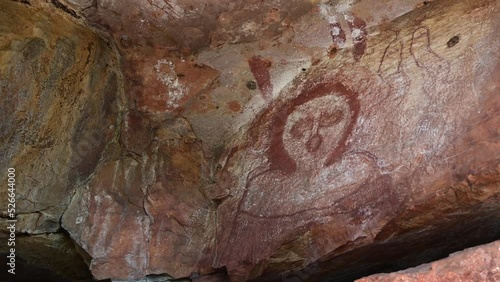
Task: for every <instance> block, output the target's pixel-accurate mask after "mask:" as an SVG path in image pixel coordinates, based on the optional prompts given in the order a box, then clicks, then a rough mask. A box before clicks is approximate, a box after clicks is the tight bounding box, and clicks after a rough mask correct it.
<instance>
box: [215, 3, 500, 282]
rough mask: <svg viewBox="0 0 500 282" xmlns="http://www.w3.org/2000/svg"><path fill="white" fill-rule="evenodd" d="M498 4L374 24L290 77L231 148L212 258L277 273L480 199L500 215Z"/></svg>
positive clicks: (232, 270) (255, 273) (235, 273)
mask: <svg viewBox="0 0 500 282" xmlns="http://www.w3.org/2000/svg"><path fill="white" fill-rule="evenodd" d="M497 4H498V3H496V2H488V1H485V2H481V3H479V2H474V3H472V2H470V3H469V2H466V1H462V2H460V3H450V2H446V1H443V2H439V3H436V4H435V5H434V6H433V10H429V9H428V8H425V7H424V8H422V9H417V10H415V11H414V12H413V13H412V14H411V15H407V17H405V19H404V20H403V19H402V20H396V21H395V22H394V23H392V24H391V25H390V26H389V27H387V29H385V30H378V29H376V28H374V29H368V30H367V31H366V32H368V35H367V39H366V44H367V47H366V51H364V54H363V55H361V54H357V53H356V52H358V51H357V47H356V46H355V44H356V43H355V44H354V46H353V48H352V50H351V51H352V52H354V54H353V55H352V56H349V55H347V54H345V55H344V53H345V52H343V53H339V54H338V55H337V57H336V58H335V59H334V60H322V61H321V62H319V63H318V64H317V65H315V66H312V67H311V69H310V70H309V71H308V72H307V73H306V74H304V75H303V76H299V77H298V78H296V79H295V80H294V81H293V82H292V83H291V84H289V85H288V86H287V87H286V88H285V89H284V90H283V91H282V92H281V95H280V96H279V98H277V99H275V100H274V101H273V102H272V103H270V105H269V106H267V107H266V108H265V110H263V112H262V113H260V114H259V115H257V117H256V118H255V120H254V121H253V122H252V123H251V125H250V127H249V129H248V131H247V132H248V133H246V135H244V137H243V138H242V142H241V143H236V144H235V145H234V146H235V147H234V148H235V149H234V150H235V151H234V152H231V155H229V156H227V158H226V159H225V160H224V161H225V163H224V168H223V170H222V173H221V174H220V184H219V186H218V189H220V190H219V191H216V193H215V194H216V195H217V196H218V197H224V201H223V203H222V204H221V205H220V206H219V208H218V215H217V216H218V223H219V225H218V233H217V238H218V240H217V246H216V254H215V256H216V257H215V266H217V267H222V266H226V267H227V268H228V271H229V274H230V276H231V277H232V278H233V279H234V280H235V281H244V280H246V279H248V278H249V277H260V276H261V275H267V274H268V275H269V276H272V275H273V274H276V273H279V271H280V270H282V269H281V268H280V267H281V266H280V264H285V265H287V267H289V266H290V265H291V264H293V263H294V264H296V265H297V266H298V267H305V266H306V265H308V264H310V263H313V262H315V261H317V260H318V259H319V260H322V259H324V258H328V257H330V258H331V257H334V256H335V255H336V254H339V253H342V252H343V251H346V249H344V250H343V251H339V249H341V248H347V250H348V249H351V248H352V246H349V244H352V243H354V244H355V245H364V244H368V243H371V242H373V241H377V240H382V239H383V240H388V239H390V238H391V237H393V236H394V235H395V234H398V233H401V232H403V231H407V230H411V229H414V228H416V227H417V226H418V227H424V226H432V225H433V224H435V223H437V222H439V221H442V220H452V218H453V217H454V216H455V215H456V214H457V213H471V212H478V210H479V209H478V210H476V211H472V210H468V211H465V210H464V209H466V210H467V209H468V208H465V207H466V206H472V205H475V204H474V203H476V202H477V201H480V202H482V203H483V205H484V206H482V207H481V208H484V209H486V210H489V211H491V212H493V213H496V214H498V207H499V206H498V177H499V174H498V172H499V168H500V167H499V163H498V157H499V155H498V152H499V151H498V115H497V114H495V112H497V111H498V102H499V100H498V99H499V96H498V88H497V87H498V84H497V82H493V81H495V80H497V79H496V78H494V74H495V73H496V72H497V71H498V67H499V65H498V58H499V53H498V44H499V41H498V40H497V39H496V38H494V37H493V36H491V35H488V34H491V33H489V32H494V31H495V30H497V29H498V27H499V25H498V22H495V21H494V20H493V17H494V15H497V14H496V13H498V6H496V5H497ZM493 7H496V8H493ZM492 11H496V12H493V13H491V14H490V12H492ZM439 13H444V14H442V15H439ZM476 13H477V15H481V16H480V18H481V19H482V20H481V22H476V21H475V20H472V18H477V17H472V14H476ZM488 14H489V15H491V17H492V18H491V21H490V22H489V23H490V24H487V22H488V20H486V21H485V19H486V18H488V16H487V15H488ZM438 15H439V16H438ZM452 15H453V16H452ZM450 17H453V18H455V19H456V20H455V21H453V22H449V21H448V20H444V19H448V18H450ZM354 21H356V20H354ZM488 25H489V28H486V26H488ZM468 30H469V31H470V32H468ZM480 30H482V31H486V30H489V32H486V33H484V34H483V35H480V34H479V33H480ZM472 33H474V35H472ZM466 34H468V35H466ZM456 38H460V40H458V39H456ZM456 40H458V41H459V42H458V43H457V44H455V42H454V41H456ZM487 46H488V47H487ZM489 46H496V47H494V48H491V49H490V47H489ZM478 49H481V53H482V54H481V55H479V54H478V53H477V51H475V50H478ZM359 50H361V49H359ZM488 50H489V51H488ZM346 51H347V50H346ZM360 52H361V51H360ZM491 58H495V59H494V60H493V61H494V62H492V60H491ZM356 61H359V62H356ZM483 75H484V76H483ZM479 81H481V83H480V84H478V82H479ZM493 84H496V85H497V86H492V85H493ZM487 85H489V86H487ZM479 120H481V121H479ZM479 128H483V129H479ZM493 128H494V129H493ZM478 129H479V130H480V131H482V132H484V134H477V133H473V132H477V131H476V130H478ZM480 135H481V139H482V138H484V139H483V140H485V141H480V142H476V141H473V140H472V139H470V138H472V136H475V137H474V138H477V137H479V136H480ZM474 138H473V139H474ZM486 140H488V141H486ZM479 179H482V180H479ZM486 179H488V180H486ZM222 190H224V191H222ZM430 202H432V204H433V206H432V207H431V206H430V204H429V203H430ZM422 205H424V206H425V205H427V207H428V208H427V209H424V210H427V211H428V212H423V211H420V212H417V211H415V210H418V209H419V208H418V207H419V206H422ZM481 208H480V209H481ZM410 214H411V216H410ZM403 215H408V216H409V217H415V218H412V219H406V220H402V219H401V216H403ZM394 218H398V220H401V222H399V223H395V222H394V221H392V220H393V219H394ZM444 218H446V219H444ZM496 218H497V219H498V216H496ZM396 221H397V220H396ZM392 224H396V225H398V226H392ZM290 242H292V243H290ZM344 246H348V247H344ZM284 262H285V263H284Z"/></svg>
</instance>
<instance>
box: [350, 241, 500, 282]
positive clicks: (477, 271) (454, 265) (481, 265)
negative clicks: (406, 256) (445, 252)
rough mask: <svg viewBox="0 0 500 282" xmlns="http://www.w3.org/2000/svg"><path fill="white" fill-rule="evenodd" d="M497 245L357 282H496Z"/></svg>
mask: <svg viewBox="0 0 500 282" xmlns="http://www.w3.org/2000/svg"><path fill="white" fill-rule="evenodd" d="M499 280H500V241H496V242H493V243H491V244H487V245H482V246H479V247H474V248H470V249H466V250H464V251H461V252H456V253H453V254H451V255H450V256H449V257H448V258H445V259H442V260H438V261H435V262H432V263H427V264H423V265H420V266H418V267H415V268H410V269H406V270H403V271H398V272H395V273H388V274H376V275H372V276H369V277H365V278H363V279H359V280H356V281H357V282H371V281H373V282H375V281H378V282H384V281H387V282H389V281H408V282H411V281H426V282H427V281H428V282H438V281H439V282H448V281H449V282H452V281H453V282H455V281H457V282H458V281H499Z"/></svg>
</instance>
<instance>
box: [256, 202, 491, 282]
mask: <svg viewBox="0 0 500 282" xmlns="http://www.w3.org/2000/svg"><path fill="white" fill-rule="evenodd" d="M499 239H500V216H499V214H498V211H497V212H496V213H495V212H494V211H491V212H490V213H485V214H481V215H477V216H471V215H468V216H461V217H457V218H455V219H454V220H453V221H446V222H443V223H441V224H437V225H434V226H432V228H427V229H425V228H424V229H420V230H414V231H411V232H408V233H404V234H400V235H397V236H395V237H393V238H391V239H389V240H386V241H382V242H375V243H373V244H370V245H367V246H363V247H360V248H357V249H354V250H351V251H347V252H344V253H342V254H340V255H336V256H334V257H330V258H328V259H324V260H322V261H319V262H317V263H313V264H311V265H308V266H307V267H306V268H304V269H302V270H297V271H293V272H289V273H284V274H283V273H280V274H273V273H264V275H263V276H262V277H260V278H256V279H253V280H251V281H252V282H268V281H273V282H274V281H276V282H277V281H283V279H285V281H286V279H287V278H289V279H296V280H290V281H304V282H316V281H318V282H351V281H354V280H356V279H360V278H362V277H365V276H369V275H373V274H377V273H390V272H395V271H400V270H404V269H408V268H411V267H416V266H419V265H422V264H425V263H429V262H433V261H436V260H440V259H443V258H446V257H448V256H449V255H450V254H452V253H454V252H458V251H462V250H464V249H466V248H470V247H475V246H479V245H483V244H487V243H491V242H493V241H496V240H499ZM297 279H298V280H297Z"/></svg>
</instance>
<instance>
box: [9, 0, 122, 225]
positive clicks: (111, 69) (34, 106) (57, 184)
mask: <svg viewBox="0 0 500 282" xmlns="http://www.w3.org/2000/svg"><path fill="white" fill-rule="evenodd" d="M0 7H1V9H0V11H1V12H0V22H1V28H0V33H1V36H2V40H1V43H0V44H1V53H0V56H1V57H0V60H1V61H2V64H1V67H0V68H1V69H0V72H1V78H0V92H1V95H2V103H1V107H2V109H1V110H0V115H1V120H2V123H1V125H0V126H1V133H0V138H1V140H2V142H1V143H0V146H1V147H0V152H1V154H0V159H1V161H0V163H1V164H0V169H1V170H2V171H7V168H8V167H13V168H15V169H16V171H17V172H18V174H17V182H18V183H17V184H18V185H17V191H16V192H17V196H18V198H17V202H16V211H17V212H18V216H17V219H18V223H17V227H18V229H19V231H20V232H23V233H30V234H37V233H44V232H54V231H57V230H58V229H59V227H60V226H59V220H60V218H61V216H62V213H63V212H64V211H65V210H66V207H67V206H68V204H69V202H70V199H71V197H72V195H73V193H74V192H75V188H76V186H77V185H79V184H81V183H84V182H85V181H87V178H88V177H89V176H90V175H91V174H92V173H93V171H94V169H95V167H96V166H97V164H98V162H99V159H100V158H101V156H102V152H103V151H104V148H105V147H106V145H107V144H108V143H109V142H110V141H111V140H112V139H113V138H115V135H116V130H117V117H118V113H119V107H120V106H119V104H120V103H121V102H120V98H119V97H120V93H121V87H122V86H121V72H120V67H119V64H118V58H117V56H116V55H117V54H116V53H115V52H114V51H113V50H112V49H111V48H110V47H109V46H108V43H107V42H105V41H103V40H102V39H101V38H100V37H99V35H98V34H96V33H95V32H91V31H90V30H88V29H87V28H85V27H84V26H82V25H81V24H78V23H76V22H74V21H72V20H71V18H70V17H66V16H65V15H64V14H61V13H58V12H57V11H54V10H47V9H46V7H44V6H43V5H42V6H28V5H25V4H20V3H14V2H11V1H2V2H1V3H0ZM4 175H5V174H4ZM2 179H4V178H2ZM0 195H1V197H2V199H5V200H4V203H6V201H7V200H6V199H7V190H6V189H2V190H1V191H0Z"/></svg>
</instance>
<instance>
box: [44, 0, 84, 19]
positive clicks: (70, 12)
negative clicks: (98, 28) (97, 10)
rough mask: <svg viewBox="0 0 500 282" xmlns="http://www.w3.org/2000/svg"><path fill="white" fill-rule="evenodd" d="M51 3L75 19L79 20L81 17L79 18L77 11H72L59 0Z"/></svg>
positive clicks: (53, 0)
mask: <svg viewBox="0 0 500 282" xmlns="http://www.w3.org/2000/svg"><path fill="white" fill-rule="evenodd" d="M50 2H51V3H52V4H53V5H54V6H55V7H56V8H58V9H60V10H62V11H64V12H65V13H68V14H69V15H71V16H72V17H73V18H75V19H79V18H80V16H78V15H77V14H76V12H75V11H73V10H71V9H70V8H68V7H67V6H66V5H64V4H63V3H61V2H59V1H58V0H50Z"/></svg>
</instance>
